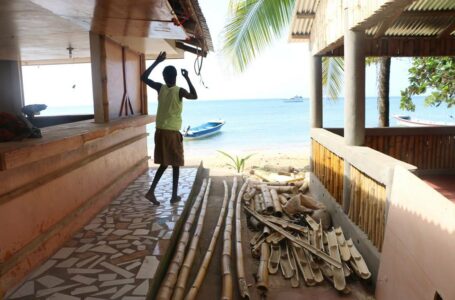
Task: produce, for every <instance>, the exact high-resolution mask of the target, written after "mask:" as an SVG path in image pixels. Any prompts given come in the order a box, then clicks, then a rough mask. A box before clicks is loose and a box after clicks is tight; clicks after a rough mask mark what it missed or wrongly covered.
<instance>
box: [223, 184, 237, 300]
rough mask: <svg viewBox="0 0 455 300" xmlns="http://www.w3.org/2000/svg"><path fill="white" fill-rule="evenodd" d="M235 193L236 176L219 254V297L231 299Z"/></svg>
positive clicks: (226, 299)
mask: <svg viewBox="0 0 455 300" xmlns="http://www.w3.org/2000/svg"><path fill="white" fill-rule="evenodd" d="M236 193H237V177H234V183H233V184H232V190H231V197H230V199H229V205H228V212H227V215H226V222H225V225H224V237H223V252H222V255H221V269H222V272H223V280H222V281H223V283H222V289H221V299H223V300H229V299H232V287H233V286H232V271H231V256H232V220H233V218H234V204H235V200H236V197H235V196H236Z"/></svg>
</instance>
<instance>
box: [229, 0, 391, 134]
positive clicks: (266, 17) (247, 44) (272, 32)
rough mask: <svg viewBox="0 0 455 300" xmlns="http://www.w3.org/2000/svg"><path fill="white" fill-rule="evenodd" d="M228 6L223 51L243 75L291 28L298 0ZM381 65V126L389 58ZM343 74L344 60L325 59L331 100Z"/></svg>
mask: <svg viewBox="0 0 455 300" xmlns="http://www.w3.org/2000/svg"><path fill="white" fill-rule="evenodd" d="M229 5H230V10H231V14H232V16H231V19H230V21H229V23H228V24H227V25H226V26H225V33H224V34H225V39H224V47H223V51H224V53H225V54H226V55H227V56H228V57H229V58H230V60H231V62H232V63H233V66H234V68H235V69H236V70H237V71H240V72H241V71H244V70H245V68H246V67H247V65H248V63H250V62H251V61H252V60H253V59H254V58H255V57H256V56H257V55H258V54H259V53H260V52H261V51H262V50H263V49H265V48H266V47H267V46H269V45H270V44H271V43H272V41H274V40H275V39H277V38H279V37H280V36H281V35H282V34H283V32H284V31H285V30H286V29H287V28H289V24H290V22H291V20H292V13H293V10H294V5H295V0H231V1H230V4H229ZM370 61H371V63H372V62H374V63H377V60H370ZM387 61H388V64H387V63H386V62H387ZM367 62H368V61H367ZM379 64H380V66H381V67H380V70H381V72H380V73H379V76H378V79H379V87H378V88H379V95H380V97H379V99H378V109H379V113H380V121H379V124H380V126H388V115H389V114H388V111H389V101H388V93H389V78H390V58H385V60H383V59H379ZM343 71H344V61H343V58H341V57H335V58H329V57H324V58H323V61H322V83H323V86H324V91H325V92H326V94H327V95H328V96H329V98H330V99H337V98H338V96H339V95H340V93H341V89H342V84H343Z"/></svg>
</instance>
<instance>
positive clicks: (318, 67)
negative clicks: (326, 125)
mask: <svg viewBox="0 0 455 300" xmlns="http://www.w3.org/2000/svg"><path fill="white" fill-rule="evenodd" d="M310 127H311V128H322V58H321V57H320V56H312V55H310Z"/></svg>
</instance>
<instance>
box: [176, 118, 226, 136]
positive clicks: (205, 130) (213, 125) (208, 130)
mask: <svg viewBox="0 0 455 300" xmlns="http://www.w3.org/2000/svg"><path fill="white" fill-rule="evenodd" d="M224 124H225V122H224V121H210V122H207V123H204V124H202V125H199V126H196V127H190V126H188V128H187V129H186V130H185V131H183V132H182V135H183V137H184V138H186V139H198V138H203V137H207V136H210V135H212V134H215V133H217V132H219V131H220V129H221V127H223V125H224Z"/></svg>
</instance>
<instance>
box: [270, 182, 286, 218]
mask: <svg viewBox="0 0 455 300" xmlns="http://www.w3.org/2000/svg"><path fill="white" fill-rule="evenodd" d="M270 195H271V196H272V201H273V208H274V210H275V212H274V214H273V215H275V216H277V217H281V216H283V208H282V207H281V203H280V199H279V197H278V193H277V192H276V190H275V189H271V190H270Z"/></svg>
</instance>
